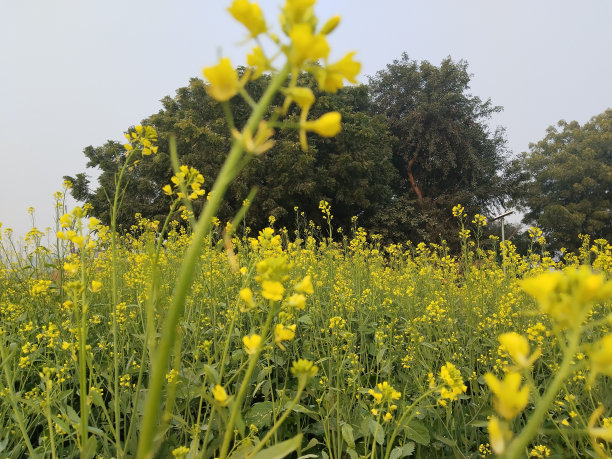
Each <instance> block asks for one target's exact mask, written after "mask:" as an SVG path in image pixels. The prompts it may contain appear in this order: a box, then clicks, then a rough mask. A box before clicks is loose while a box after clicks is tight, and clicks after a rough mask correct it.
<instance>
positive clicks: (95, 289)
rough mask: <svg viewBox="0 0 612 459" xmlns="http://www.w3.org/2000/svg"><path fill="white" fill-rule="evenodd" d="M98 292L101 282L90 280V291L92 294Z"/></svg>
mask: <svg viewBox="0 0 612 459" xmlns="http://www.w3.org/2000/svg"><path fill="white" fill-rule="evenodd" d="M100 290H102V282H100V281H96V280H92V281H91V291H92V292H93V293H98V292H99V291H100Z"/></svg>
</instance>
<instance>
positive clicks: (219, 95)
mask: <svg viewBox="0 0 612 459" xmlns="http://www.w3.org/2000/svg"><path fill="white" fill-rule="evenodd" d="M203 73H204V76H205V77H206V79H207V80H208V81H209V83H210V85H208V86H207V87H206V91H207V92H208V94H209V95H210V97H212V98H213V99H215V100H217V101H219V102H225V101H227V100H230V99H231V98H232V97H234V96H235V95H236V94H237V93H238V89H240V81H239V80H238V73H237V72H236V70H235V69H234V67H232V63H231V62H230V60H229V59H228V58H227V57H224V58H223V59H221V60H220V61H219V63H218V64H217V65H215V66H214V67H207V68H205V69H204V70H203Z"/></svg>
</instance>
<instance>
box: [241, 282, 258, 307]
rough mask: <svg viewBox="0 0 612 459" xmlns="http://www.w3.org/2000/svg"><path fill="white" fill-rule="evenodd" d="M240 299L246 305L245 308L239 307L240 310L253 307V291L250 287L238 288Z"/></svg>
mask: <svg viewBox="0 0 612 459" xmlns="http://www.w3.org/2000/svg"><path fill="white" fill-rule="evenodd" d="M240 299H241V300H242V301H243V302H244V303H245V304H246V305H247V308H240V310H241V311H242V312H245V311H247V310H249V309H253V308H254V307H255V302H254V301H253V292H252V291H251V289H250V288H248V287H247V288H243V289H242V290H240Z"/></svg>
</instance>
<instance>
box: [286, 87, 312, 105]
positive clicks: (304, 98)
mask: <svg viewBox="0 0 612 459" xmlns="http://www.w3.org/2000/svg"><path fill="white" fill-rule="evenodd" d="M283 92H284V93H285V95H286V96H288V97H290V98H291V100H293V101H294V102H295V103H296V104H298V105H299V107H300V108H301V109H302V110H306V109H308V108H310V106H311V105H312V104H314V101H315V96H314V94H313V93H312V90H311V89H310V88H302V87H294V88H287V89H285V90H284V91H283Z"/></svg>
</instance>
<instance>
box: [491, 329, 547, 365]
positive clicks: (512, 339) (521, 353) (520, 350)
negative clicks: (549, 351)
mask: <svg viewBox="0 0 612 459" xmlns="http://www.w3.org/2000/svg"><path fill="white" fill-rule="evenodd" d="M498 339H499V342H500V343H501V345H502V346H503V348H504V350H505V351H506V352H507V353H508V355H509V356H510V357H511V358H512V360H513V361H514V363H516V364H517V365H518V366H519V367H521V368H527V367H530V366H531V365H532V364H533V362H534V361H535V360H536V359H537V358H538V357H539V355H540V353H539V352H535V353H534V354H533V355H532V356H531V357H530V356H529V341H528V340H527V338H525V337H524V336H522V335H519V334H518V333H516V332H510V333H503V334H501V335H500V336H499V338H498Z"/></svg>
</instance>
